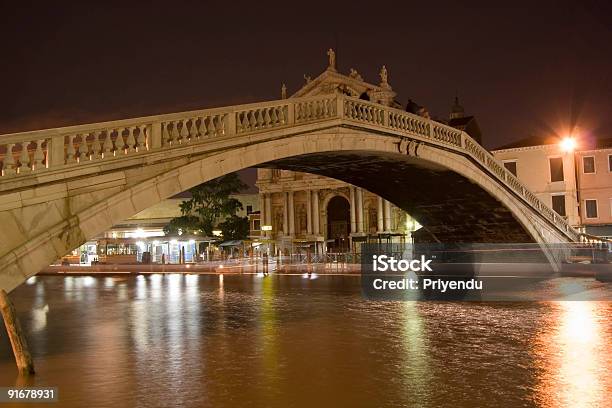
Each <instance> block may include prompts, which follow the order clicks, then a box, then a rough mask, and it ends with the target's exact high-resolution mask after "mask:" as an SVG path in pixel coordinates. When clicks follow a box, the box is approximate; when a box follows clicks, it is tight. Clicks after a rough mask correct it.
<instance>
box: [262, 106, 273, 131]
mask: <svg viewBox="0 0 612 408" xmlns="http://www.w3.org/2000/svg"><path fill="white" fill-rule="evenodd" d="M271 109H273V108H266V109H264V111H265V113H264V117H263V120H264V127H272V125H273V124H272V118H270V110H271Z"/></svg>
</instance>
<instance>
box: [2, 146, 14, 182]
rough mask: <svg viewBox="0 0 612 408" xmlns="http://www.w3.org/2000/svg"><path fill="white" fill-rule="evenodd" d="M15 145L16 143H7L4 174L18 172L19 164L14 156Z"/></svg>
mask: <svg viewBox="0 0 612 408" xmlns="http://www.w3.org/2000/svg"><path fill="white" fill-rule="evenodd" d="M13 147H15V143H9V144H8V145H6V155H5V156H4V163H3V166H4V174H6V175H11V174H16V173H17V166H16V163H15V157H14V156H13Z"/></svg>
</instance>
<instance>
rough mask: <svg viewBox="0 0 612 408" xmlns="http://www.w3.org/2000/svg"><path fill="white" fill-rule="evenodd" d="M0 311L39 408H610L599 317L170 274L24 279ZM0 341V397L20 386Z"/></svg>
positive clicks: (607, 351)
mask: <svg viewBox="0 0 612 408" xmlns="http://www.w3.org/2000/svg"><path fill="white" fill-rule="evenodd" d="M592 285H593V286H594V288H595V289H594V290H609V287H608V288H607V289H606V288H605V287H600V288H599V289H598V288H597V284H596V283H592ZM602 285H603V284H602ZM11 298H12V299H13V300H14V303H15V306H16V308H17V310H18V312H19V317H20V319H21V323H22V326H23V328H24V329H25V331H26V332H27V337H28V340H29V343H30V347H31V350H32V354H33V356H34V359H35V364H36V368H37V371H38V373H37V375H36V376H35V377H34V379H33V380H29V384H30V385H36V386H53V387H58V389H59V398H60V403H58V404H56V405H55V406H62V407H113V408H119V407H172V406H177V407H241V408H242V407H368V408H370V407H372V408H378V407H496V408H499V407H535V406H537V407H572V408H575V407H612V402H611V401H612V346H611V345H612V302H584V301H567V302H540V303H536V302H531V303H485V302H482V303H476V302H472V303H470V302H391V301H376V302H375V301H367V300H364V299H363V298H362V296H361V293H360V284H359V277H358V276H310V277H309V276H307V275H303V276H300V275H294V276H274V275H271V276H267V277H262V276H256V275H245V276H238V275H225V276H216V275H179V274H176V275H150V276H130V277H117V278H112V277H96V278H94V277H58V276H47V277H36V278H32V279H30V281H28V283H26V284H24V285H22V286H21V287H19V288H18V289H16V290H15V291H14V292H12V293H11ZM0 332H1V333H2V334H1V335H0V386H12V385H16V384H18V385H24V384H28V382H27V381H24V380H23V379H20V378H18V377H17V375H16V369H15V366H14V362H13V357H12V354H11V351H10V344H9V342H8V339H7V337H6V333H5V331H4V330H1V331H0ZM6 406H9V405H6ZM26 406H32V405H26ZM46 406H54V405H53V404H50V405H46Z"/></svg>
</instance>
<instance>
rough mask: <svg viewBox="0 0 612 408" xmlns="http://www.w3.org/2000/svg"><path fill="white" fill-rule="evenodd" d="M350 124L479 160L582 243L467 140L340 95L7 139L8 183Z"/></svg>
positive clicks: (4, 172) (2, 140)
mask: <svg viewBox="0 0 612 408" xmlns="http://www.w3.org/2000/svg"><path fill="white" fill-rule="evenodd" d="M325 120H343V121H347V122H357V123H362V124H366V125H367V126H368V127H375V128H380V130H383V131H387V132H389V133H392V134H398V135H400V136H406V137H413V138H415V139H418V140H421V141H426V142H427V143H430V144H432V145H439V146H443V147H445V148H447V149H448V148H450V149H453V150H455V151H456V152H457V153H459V154H462V155H464V156H468V157H471V158H472V160H474V161H475V162H476V163H478V164H479V165H480V166H482V167H483V168H484V169H486V170H487V171H488V173H489V174H490V175H491V176H492V177H495V178H496V179H498V180H499V182H500V183H503V184H504V185H505V186H507V188H509V189H510V190H511V191H513V192H514V193H515V194H516V195H517V196H518V197H521V198H522V199H523V200H524V202H526V203H527V204H528V205H530V206H531V207H532V208H533V209H534V210H535V211H537V212H538V213H539V214H541V215H542V217H544V218H545V219H547V220H548V221H550V222H551V223H553V224H554V225H555V226H556V227H557V228H558V229H560V230H561V231H563V232H565V233H566V234H567V235H569V236H570V237H571V238H572V239H574V240H575V241H578V240H579V239H580V236H579V234H578V233H577V232H576V231H574V230H573V228H571V227H570V226H569V225H568V224H567V221H566V220H565V219H564V218H563V217H560V216H557V215H556V213H555V212H554V211H552V210H551V209H550V208H548V207H547V206H546V205H545V204H544V203H542V202H541V201H540V200H539V199H538V198H537V196H536V195H535V194H533V193H532V192H531V191H529V190H528V189H527V188H525V187H524V186H523V185H522V183H521V182H520V181H519V180H518V179H517V178H516V177H515V176H514V175H513V174H512V173H510V172H509V171H508V170H507V169H506V168H505V167H504V166H502V165H501V164H500V163H499V162H498V161H497V160H495V158H493V156H492V155H491V154H490V153H489V152H488V151H487V150H486V149H484V148H483V147H482V146H480V144H478V143H477V142H476V141H474V140H473V139H472V138H471V137H470V136H469V135H467V134H466V133H465V132H461V131H459V130H457V129H455V128H452V127H449V126H446V125H444V124H441V123H438V122H435V121H433V120H430V119H426V118H423V117H420V116H417V115H414V114H411V113H407V112H404V111H401V110H398V109H394V108H390V107H387V106H384V105H380V104H376V103H372V102H368V101H363V100H360V99H356V98H352V97H348V96H344V95H340V94H332V95H321V96H316V97H307V98H292V99H283V100H281V101H272V102H265V103H255V104H249V105H239V106H232V107H226V108H218V109H208V110H200V111H191V112H180V113H173V114H168V115H158V116H150V117H143V118H136V119H128V120H120V121H113V122H103V123H96V124H92V125H78V126H70V127H64V128H57V129H47V130H39V131H33V132H23V133H13V134H7V135H0V169H1V172H0V183H1V182H2V181H3V179H4V180H7V179H12V178H13V177H25V176H26V175H28V174H34V173H40V172H44V171H48V170H50V169H60V168H69V167H70V166H83V165H87V164H88V163H92V162H97V161H100V160H116V159H119V158H121V157H126V156H131V155H139V154H145V153H146V152H149V151H159V150H163V149H173V148H176V147H179V146H182V145H185V144H194V143H203V142H205V141H208V140H211V139H216V138H225V137H238V136H243V135H248V134H251V133H258V132H265V131H270V130H273V129H278V128H283V127H287V126H300V125H302V124H307V123H313V122H317V121H325Z"/></svg>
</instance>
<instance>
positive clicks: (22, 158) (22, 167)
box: [19, 142, 31, 173]
mask: <svg viewBox="0 0 612 408" xmlns="http://www.w3.org/2000/svg"><path fill="white" fill-rule="evenodd" d="M30 170H31V168H30V154H29V153H28V142H21V154H20V155H19V173H28V172H29V171H30Z"/></svg>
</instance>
